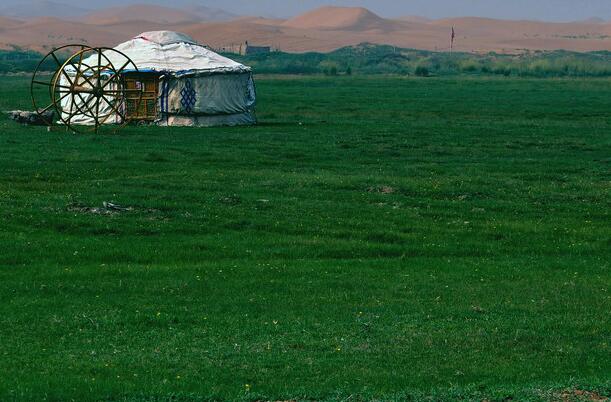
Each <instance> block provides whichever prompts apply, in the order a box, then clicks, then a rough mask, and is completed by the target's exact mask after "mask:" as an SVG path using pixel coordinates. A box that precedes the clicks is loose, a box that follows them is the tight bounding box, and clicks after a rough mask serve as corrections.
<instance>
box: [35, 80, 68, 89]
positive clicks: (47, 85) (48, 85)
mask: <svg viewBox="0 0 611 402" xmlns="http://www.w3.org/2000/svg"><path fill="white" fill-rule="evenodd" d="M32 82H33V83H34V84H39V85H44V86H46V87H52V86H53V84H51V83H49V82H43V81H32ZM55 87H56V88H61V89H71V88H70V87H68V86H66V85H60V84H55Z"/></svg>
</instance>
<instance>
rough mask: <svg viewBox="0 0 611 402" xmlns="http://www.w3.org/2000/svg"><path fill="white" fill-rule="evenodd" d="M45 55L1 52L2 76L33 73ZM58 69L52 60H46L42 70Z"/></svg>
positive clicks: (0, 68) (10, 51)
mask: <svg viewBox="0 0 611 402" xmlns="http://www.w3.org/2000/svg"><path fill="white" fill-rule="evenodd" d="M42 58H43V55H42V54H40V53H38V52H35V51H32V50H21V49H13V50H0V74H6V73H19V72H33V71H34V69H36V66H37V65H38V63H39V62H40V60H41V59H42ZM56 68H57V65H56V63H55V61H53V60H52V59H49V60H45V62H44V63H43V65H41V69H42V70H44V71H53V70H54V69H56Z"/></svg>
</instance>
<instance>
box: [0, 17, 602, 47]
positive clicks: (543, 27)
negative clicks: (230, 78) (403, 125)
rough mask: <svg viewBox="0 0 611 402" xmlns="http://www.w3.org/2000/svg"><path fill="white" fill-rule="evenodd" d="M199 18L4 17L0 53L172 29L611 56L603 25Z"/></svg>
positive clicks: (227, 36)
mask: <svg viewBox="0 0 611 402" xmlns="http://www.w3.org/2000/svg"><path fill="white" fill-rule="evenodd" d="M198 10H199V11H198V12H201V13H205V12H206V10H209V9H206V8H205V7H200V8H198ZM217 11H218V10H217ZM198 12H196V11H193V10H191V11H185V10H174V9H171V8H168V7H161V6H128V7H116V8H111V9H106V10H103V11H99V12H96V13H92V14H89V15H88V16H86V17H85V18H73V20H72V21H63V20H60V19H58V18H43V19H35V20H29V21H18V20H15V19H7V18H2V19H0V46H2V47H7V46H8V45H17V46H21V47H25V48H32V49H36V50H41V49H46V48H48V47H50V46H53V45H60V44H65V43H70V42H83V43H87V44H91V45H104V46H112V45H116V44H117V43H120V42H123V41H125V40H128V39H130V38H131V37H133V36H134V35H136V34H138V33H140V32H143V31H148V30H156V29H170V30H177V31H182V32H185V33H187V34H189V35H192V36H193V37H194V38H195V39H197V40H198V41H199V42H201V43H204V44H207V45H210V46H212V47H216V48H222V47H225V46H229V45H233V44H238V43H243V42H244V41H249V42H250V43H254V44H260V45H271V46H274V47H277V48H279V49H281V50H284V51H289V52H305V51H331V50H334V49H337V48H339V47H342V46H349V45H355V44H358V43H362V42H370V43H379V44H389V45H395V46H400V47H407V48H416V49H428V50H440V51H441V50H448V49H449V45H450V31H451V28H452V27H454V28H455V30H456V41H455V49H456V50H459V51H474V52H489V51H497V52H507V53H517V52H523V51H527V50H555V49H566V50H574V51H592V50H610V49H611V23H609V22H606V23H603V22H600V21H581V22H575V23H546V22H538V21H509V20H495V19H489V18H475V17H466V18H448V19H441V20H428V19H425V18H418V17H413V16H412V17H404V18H402V19H397V20H389V19H385V18H382V17H380V16H378V15H376V14H374V13H372V12H370V11H369V10H367V9H364V8H345V7H344V8H342V7H323V8H320V9H317V10H314V11H311V12H308V13H305V14H303V15H300V16H297V17H294V18H291V19H288V20H280V19H268V18H260V17H242V18H236V19H233V20H231V21H223V22H207V21H205V18H207V17H206V16H204V15H200V14H198ZM218 15H224V14H223V12H220V14H218ZM218 15H217V17H218ZM217 17H214V18H217ZM211 18H212V17H211Z"/></svg>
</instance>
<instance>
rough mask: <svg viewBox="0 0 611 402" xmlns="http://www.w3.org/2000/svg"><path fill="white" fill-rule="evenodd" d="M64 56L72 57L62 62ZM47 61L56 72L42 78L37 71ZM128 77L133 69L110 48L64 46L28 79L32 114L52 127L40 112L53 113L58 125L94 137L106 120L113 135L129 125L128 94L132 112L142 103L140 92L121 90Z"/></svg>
mask: <svg viewBox="0 0 611 402" xmlns="http://www.w3.org/2000/svg"><path fill="white" fill-rule="evenodd" d="M75 49H76V52H74V51H75ZM67 51H73V52H74V53H73V54H72V55H71V56H70V57H68V59H67V60H66V61H65V62H63V63H62V62H61V61H60V60H61V59H62V58H63V55H64V54H65V53H66V52H67ZM48 59H52V60H54V61H55V64H56V65H57V67H58V68H57V70H56V71H55V73H54V74H53V75H51V76H50V78H49V77H47V78H46V79H43V74H42V72H41V71H40V69H41V66H42V65H43V63H44V62H45V60H48ZM111 60H112V61H111ZM130 72H135V73H137V72H138V67H137V66H136V64H135V63H134V62H133V61H132V60H131V59H130V58H129V57H128V56H127V55H126V54H124V53H123V52H121V51H119V50H116V49H113V48H108V47H89V46H86V45H67V46H62V47H60V48H57V49H54V50H53V51H51V52H49V53H48V54H47V55H46V56H45V57H44V58H43V59H42V60H41V62H40V63H39V65H38V67H37V68H36V71H35V72H34V75H33V77H32V82H31V85H30V93H31V96H32V103H33V105H34V109H35V110H36V111H37V112H38V114H39V115H40V116H41V118H42V119H43V121H45V122H46V123H47V124H52V123H53V122H52V121H47V120H48V119H47V118H46V115H45V112H47V111H49V110H55V111H56V112H57V114H58V120H59V121H61V122H62V123H63V124H64V125H66V126H67V127H68V128H69V129H70V130H72V131H74V132H87V131H95V132H98V129H99V128H100V126H101V125H102V124H104V123H107V122H109V123H110V121H109V120H110V119H111V118H114V121H112V123H115V124H114V125H113V127H114V129H115V130H116V129H117V128H121V127H123V126H125V124H127V122H128V120H129V119H128V117H127V97H128V95H129V99H130V102H131V103H130V107H135V108H136V110H138V108H139V107H140V104H141V102H142V95H143V91H142V89H128V88H127V85H126V82H125V74H126V73H130ZM42 105H44V107H42V108H41V107H40V106H42Z"/></svg>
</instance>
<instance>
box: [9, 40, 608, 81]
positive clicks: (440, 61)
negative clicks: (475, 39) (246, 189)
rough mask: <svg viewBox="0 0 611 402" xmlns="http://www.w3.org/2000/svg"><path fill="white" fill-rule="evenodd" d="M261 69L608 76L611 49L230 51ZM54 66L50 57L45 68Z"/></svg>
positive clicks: (21, 65) (13, 57)
mask: <svg viewBox="0 0 611 402" xmlns="http://www.w3.org/2000/svg"><path fill="white" fill-rule="evenodd" d="M41 57H42V55H40V54H38V53H36V52H32V51H23V50H18V49H15V50H4V51H3V50H0V74H2V73H8V72H20V71H25V72H31V71H34V69H35V68H36V65H37V64H38V62H39V60H40V59H41ZM230 57H232V58H234V59H237V60H239V61H241V62H243V63H246V64H248V65H251V66H253V68H254V69H255V71H256V72H258V73H263V74H325V75H330V76H335V75H351V74H352V73H353V72H354V73H355V74H402V75H417V76H423V77H426V76H432V75H455V74H473V75H475V74H479V75H501V76H521V77H609V76H611V52H591V53H575V52H566V51H555V52H534V53H525V54H520V55H505V54H496V53H488V54H472V53H447V52H446V53H443V52H429V51H422V50H414V49H400V48H396V47H393V46H385V45H371V44H361V45H358V46H351V47H345V48H342V49H338V50H336V51H334V52H331V53H314V52H310V53H283V52H273V53H267V54H256V55H249V56H240V55H230ZM55 67H56V66H55V64H54V63H53V62H52V61H50V60H49V62H48V65H43V66H42V69H44V70H52V69H54V68H55Z"/></svg>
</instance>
